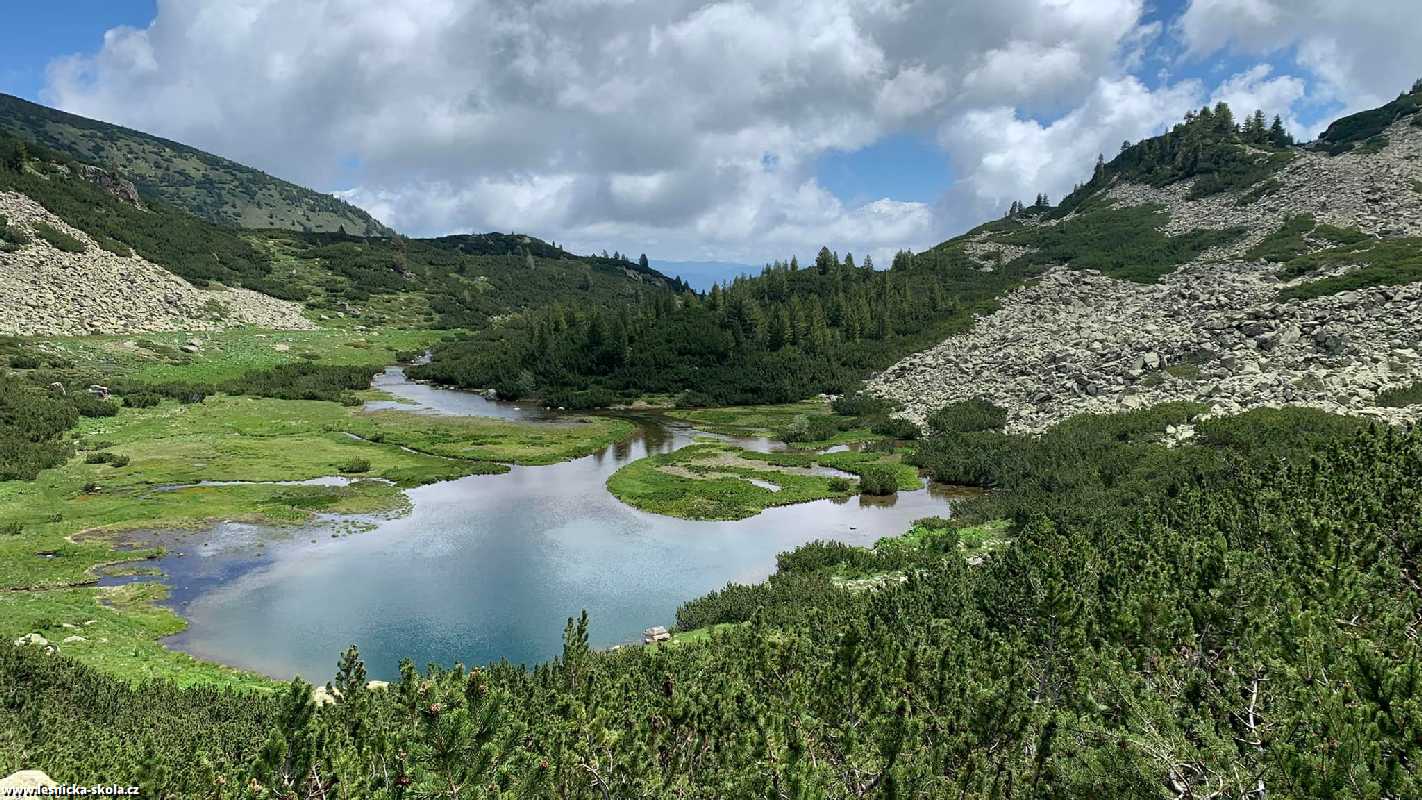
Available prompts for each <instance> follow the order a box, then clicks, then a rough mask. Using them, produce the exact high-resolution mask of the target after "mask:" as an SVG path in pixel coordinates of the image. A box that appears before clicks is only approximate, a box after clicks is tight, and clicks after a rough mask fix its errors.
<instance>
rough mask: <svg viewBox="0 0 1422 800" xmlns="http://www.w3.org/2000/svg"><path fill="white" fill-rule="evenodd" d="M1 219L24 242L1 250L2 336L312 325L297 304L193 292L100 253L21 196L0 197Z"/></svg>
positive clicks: (136, 262) (148, 268)
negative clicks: (73, 248) (48, 231)
mask: <svg viewBox="0 0 1422 800" xmlns="http://www.w3.org/2000/svg"><path fill="white" fill-rule="evenodd" d="M0 217H4V218H5V219H7V220H8V222H9V225H10V226H11V227H12V228H15V229H18V230H19V231H20V232H21V233H22V234H23V235H24V236H23V238H26V239H28V240H29V241H28V243H27V244H24V245H21V246H19V247H18V248H16V249H14V250H13V251H11V252H5V251H4V250H3V249H0V309H3V310H4V313H3V314H0V334H7V335H57V336H77V335H84V334H101V333H133V332H140V331H190V330H191V331H197V330H215V329H220V328H226V327H233V326H240V325H256V326H261V327H268V328H286V329H305V328H311V327H313V326H312V324H311V322H310V321H309V320H307V319H306V317H304V316H303V315H302V309H301V306H299V305H297V304H295V303H289V302H286V301H282V300H277V299H274V298H271V297H268V296H266V295H263V294H258V293H257V292H253V291H249V290H246V289H215V290H207V289H197V288H195V287H194V286H193V285H192V284H190V283H188V282H187V281H185V280H183V279H182V278H179V277H177V276H176V275H173V274H172V273H171V272H169V271H167V270H165V269H163V268H162V267H159V266H157V265H155V264H153V263H151V262H149V261H146V260H144V259H142V258H140V257H138V256H136V255H131V256H120V255H117V254H115V253H111V252H108V251H106V250H103V249H100V248H99V247H98V246H97V244H96V243H95V242H94V240H93V239H91V238H90V237H89V236H88V235H87V234H85V233H84V232H82V231H80V230H78V229H76V228H73V227H70V226H69V225H66V224H65V223H64V222H63V221H62V220H60V219H59V218H58V217H56V216H54V215H53V214H51V213H49V212H48V211H46V210H45V209H44V208H43V207H42V206H40V205H39V204H38V203H36V202H35V201H33V200H31V199H30V198H28V197H26V196H24V195H21V194H18V193H15V192H0ZM37 224H39V225H48V226H51V227H52V228H53V229H56V230H58V231H60V232H62V233H64V234H67V235H68V236H70V237H73V238H74V239H76V240H78V241H79V242H80V243H82V244H83V246H84V249H83V252H78V253H70V252H65V251H63V250H61V249H59V248H57V247H55V246H54V245H52V244H51V243H50V242H49V241H47V240H45V239H44V238H43V237H41V236H39V235H37V233H36V231H37V228H36V225H37Z"/></svg>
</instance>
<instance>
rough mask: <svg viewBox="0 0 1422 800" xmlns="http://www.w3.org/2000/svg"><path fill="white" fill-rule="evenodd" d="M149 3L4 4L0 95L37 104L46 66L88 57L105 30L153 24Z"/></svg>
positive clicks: (58, 0) (57, 0) (67, 0)
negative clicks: (74, 56)
mask: <svg viewBox="0 0 1422 800" xmlns="http://www.w3.org/2000/svg"><path fill="white" fill-rule="evenodd" d="M155 13H156V6H155V5H154V3H153V0H54V2H37V3H36V2H14V3H7V4H6V9H5V26H6V27H5V29H4V30H3V31H0V92H4V93H6V94H13V95H16V96H19V97H23V98H25V99H26V100H34V101H36V102H38V101H39V100H40V91H41V90H42V89H43V88H44V79H45V67H46V66H48V64H49V62H50V61H52V60H54V59H56V58H59V57H61V56H67V55H72V54H75V53H91V52H93V51H95V50H98V49H99V48H100V47H102V46H103V44H104V31H107V30H108V29H110V28H114V27H117V26H119V25H129V26H132V27H143V26H146V25H148V23H150V22H152V21H153V16H154V14H155Z"/></svg>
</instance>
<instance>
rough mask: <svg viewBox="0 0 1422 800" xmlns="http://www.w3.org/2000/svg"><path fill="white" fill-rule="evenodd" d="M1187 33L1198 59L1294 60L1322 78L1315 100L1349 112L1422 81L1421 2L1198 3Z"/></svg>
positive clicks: (1189, 12) (1186, 22) (1187, 16)
mask: <svg viewBox="0 0 1422 800" xmlns="http://www.w3.org/2000/svg"><path fill="white" fill-rule="evenodd" d="M1179 30H1180V32H1181V36H1182V38H1183V39H1184V40H1185V44H1186V46H1187V48H1188V50H1189V52H1190V54H1191V55H1193V56H1194V57H1196V58H1206V57H1209V56H1212V55H1214V54H1216V53H1218V52H1219V51H1221V50H1226V49H1230V50H1237V51H1240V52H1242V53H1246V54H1250V55H1254V56H1269V55H1282V56H1284V57H1287V58H1291V59H1292V60H1293V61H1294V62H1295V63H1296V64H1297V65H1298V66H1299V67H1300V68H1301V69H1304V70H1307V71H1308V72H1310V73H1311V74H1312V76H1313V77H1314V78H1316V80H1317V86H1316V88H1315V90H1314V92H1313V94H1314V96H1313V97H1312V98H1311V99H1312V100H1314V101H1315V102H1326V103H1331V104H1333V105H1334V106H1335V108H1334V109H1332V110H1333V111H1338V110H1339V109H1341V112H1342V113H1348V112H1351V111H1357V110H1359V109H1364V108H1373V107H1375V106H1378V105H1381V104H1383V103H1385V102H1387V101H1389V100H1391V99H1392V98H1394V97H1396V96H1397V94H1398V92H1401V91H1404V90H1406V89H1407V88H1408V87H1410V86H1411V85H1412V82H1413V81H1414V80H1416V79H1417V78H1419V77H1422V48H1418V46H1417V43H1418V42H1419V41H1422V8H1419V6H1418V4H1417V0H1366V1H1365V2H1341V0H1191V3H1190V6H1189V8H1187V9H1186V10H1185V13H1184V14H1183V15H1182V17H1181V19H1180V21H1179ZM1330 116H1332V114H1330ZM1319 121H1320V120H1317V119H1315V120H1311V122H1314V123H1315V124H1316V123H1317V122H1319ZM1313 132H1314V133H1315V134H1316V133H1317V131H1316V130H1315V131H1313Z"/></svg>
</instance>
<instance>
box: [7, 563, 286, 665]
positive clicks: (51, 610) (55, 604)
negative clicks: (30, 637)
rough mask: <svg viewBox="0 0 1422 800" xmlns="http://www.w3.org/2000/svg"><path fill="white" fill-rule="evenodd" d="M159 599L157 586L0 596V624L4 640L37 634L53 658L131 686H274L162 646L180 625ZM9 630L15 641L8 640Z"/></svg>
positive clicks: (161, 594) (159, 586)
mask: <svg viewBox="0 0 1422 800" xmlns="http://www.w3.org/2000/svg"><path fill="white" fill-rule="evenodd" d="M166 594H167V589H166V587H164V586H163V585H162V584H157V583H135V584H129V585H126V586H114V587H106V588H88V587H85V588H73V589H54V590H51V591H44V592H0V619H3V620H5V623H4V626H5V630H6V637H5V638H6V639H7V640H9V639H13V638H15V637H16V636H20V635H23V634H29V633H38V634H40V635H42V636H44V637H45V638H46V639H47V640H49V642H50V644H51V645H52V646H53V647H56V648H57V649H58V650H59V653H60V655H63V656H67V657H69V658H72V659H74V660H76V661H79V662H81V663H84V664H87V665H89V666H91V667H96V668H98V669H101V670H103V671H105V672H107V673H110V674H113V675H117V676H120V677H123V678H127V679H130V680H134V681H149V680H157V679H162V680H167V681H172V682H173V683H175V684H177V685H179V686H198V685H205V686H217V687H226V688H235V689H262V690H271V689H276V688H279V687H280V685H281V684H279V683H277V682H276V681H272V680H270V679H268V678H265V677H262V676H259V675H253V674H251V673H247V672H242V671H240V670H235V669H232V668H230V667H224V666H221V665H219V664H211V663H208V662H205V661H199V660H198V659H195V658H193V657H192V656H189V655H187V654H185V653H179V652H176V651H173V650H169V649H168V648H166V647H164V646H163V645H162V644H161V643H160V642H159V639H161V638H162V637H165V636H170V635H172V634H175V633H178V632H179V631H181V630H182V629H183V628H184V626H185V625H186V623H185V622H184V621H183V619H182V618H181V617H179V616H178V615H177V614H175V613H173V612H172V611H170V610H168V609H167V608H163V607H162V606H159V605H156V603H157V602H158V601H160V600H162V599H163V598H164V597H165V596H166ZM14 631H21V632H23V634H22V633H14V634H13V635H11V632H14ZM66 640H68V641H66Z"/></svg>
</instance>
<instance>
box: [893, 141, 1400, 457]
mask: <svg viewBox="0 0 1422 800" xmlns="http://www.w3.org/2000/svg"><path fill="white" fill-rule="evenodd" d="M1373 145H1374V146H1373V147H1370V148H1358V149H1356V150H1354V151H1353V152H1350V153H1346V154H1343V155H1338V156H1330V155H1327V154H1325V153H1323V152H1320V151H1317V150H1312V149H1304V148H1299V149H1297V150H1296V151H1295V153H1294V158H1293V159H1292V161H1290V162H1289V163H1288V164H1287V165H1286V166H1283V167H1282V168H1281V169H1279V170H1278V171H1277V172H1275V173H1274V174H1272V175H1271V176H1269V178H1268V181H1270V182H1267V183H1266V182H1265V181H1260V182H1258V184H1257V185H1255V186H1251V187H1245V188H1244V189H1240V190H1237V191H1232V192H1226V193H1222V194H1215V195H1211V196H1208V197H1204V198H1200V199H1193V200H1192V199H1189V194H1190V189H1191V185H1190V184H1191V182H1190V181H1182V182H1179V183H1175V184H1172V185H1167V186H1164V187H1153V186H1147V185H1142V184H1138V183H1130V182H1125V181H1117V182H1115V183H1113V184H1112V185H1111V186H1109V188H1108V189H1107V190H1106V191H1105V192H1104V193H1103V195H1104V196H1103V197H1102V198H1100V201H1101V202H1100V204H1099V205H1098V207H1115V208H1127V207H1135V206H1141V205H1146V204H1158V205H1159V206H1162V207H1163V208H1164V209H1165V210H1167V211H1168V212H1169V220H1168V222H1167V223H1166V224H1165V225H1164V226H1163V232H1164V233H1165V234H1166V235H1167V236H1179V235H1182V234H1185V233H1187V232H1192V231H1199V230H1202V229H1229V228H1241V227H1242V228H1243V230H1242V231H1241V235H1240V236H1239V237H1238V238H1237V239H1236V240H1235V241H1233V242H1232V243H1230V244H1228V245H1225V246H1221V247H1216V248H1214V249H1212V250H1209V251H1206V252H1205V253H1203V254H1202V255H1201V256H1199V257H1197V258H1195V259H1194V260H1192V261H1189V262H1188V263H1184V264H1181V265H1179V267H1178V268H1177V269H1175V270H1174V271H1173V272H1171V273H1169V274H1167V275H1165V276H1164V277H1163V278H1162V279H1160V280H1159V281H1158V282H1156V283H1136V282H1131V281H1126V280H1119V279H1116V278H1112V277H1108V276H1105V275H1102V274H1100V273H1097V272H1092V271H1089V270H1076V269H1070V268H1068V267H1067V266H1064V265H1057V266H1050V267H1048V268H1047V270H1046V271H1045V273H1044V274H1042V276H1041V277H1040V278H1039V279H1038V280H1036V281H1035V282H1032V283H1029V284H1028V285H1026V286H1024V287H1022V288H1020V289H1018V290H1017V291H1015V292H1013V293H1012V294H1010V295H1009V296H1007V297H1006V298H1004V300H1003V302H1002V303H1001V305H1000V308H999V310H997V311H996V312H995V313H992V314H990V315H987V316H985V317H982V318H980V319H979V321H978V322H977V324H976V325H975V326H974V328H973V329H972V330H971V331H969V332H967V333H966V334H964V335H961V336H955V337H953V338H951V339H948V340H947V341H945V342H943V343H941V344H940V345H938V346H937V347H934V348H932V349H930V350H928V351H925V352H921V353H916V354H914V355H912V356H909V357H907V358H905V359H903V360H902V361H900V362H899V363H897V364H895V365H893V366H892V367H890V368H888V369H886V370H884V371H883V372H882V373H881V374H879V375H878V376H876V377H875V378H874V379H873V380H872V381H871V382H870V389H871V391H874V392H875V393H878V394H880V395H883V396H886V397H891V398H894V399H897V400H900V401H902V402H903V403H904V404H905V406H906V409H907V410H906V414H907V416H909V417H911V418H914V419H916V420H919V421H922V420H923V419H924V418H925V417H926V415H927V414H928V413H929V412H931V411H933V410H934V409H937V408H939V407H941V406H942V405H944V404H945V403H948V402H952V401H957V400H966V399H970V398H975V397H983V398H987V399H989V400H991V401H993V402H995V403H997V404H998V405H1001V406H1004V407H1005V408H1007V409H1008V411H1009V427H1010V428H1011V429H1013V430H1017V431H1040V430H1043V429H1044V428H1046V427H1049V426H1051V425H1052V424H1054V423H1056V422H1058V421H1060V420H1062V419H1064V418H1066V417H1068V416H1071V415H1073V414H1077V413H1082V412H1109V411H1117V410H1123V409H1131V408H1139V407H1144V406H1149V405H1153V404H1156V403H1161V402H1167V401H1176V400H1187V401H1196V402H1200V403H1203V404H1205V405H1207V406H1208V407H1209V408H1210V409H1211V411H1212V413H1235V412H1239V411H1242V410H1245V409H1248V408H1251V407H1256V406H1280V405H1286V404H1290V405H1306V406H1313V407H1317V408H1321V409H1325V410H1328V411H1333V412H1346V413H1354V414H1361V415H1367V416H1372V417H1376V418H1380V419H1385V420H1389V421H1406V420H1412V419H1415V418H1416V417H1417V416H1419V413H1422V406H1404V407H1390V406H1388V405H1385V403H1386V402H1387V398H1382V399H1381V400H1380V398H1379V395H1380V394H1382V393H1384V392H1386V391H1387V390H1390V389H1398V388H1403V387H1408V386H1410V385H1412V384H1413V383H1414V382H1417V381H1420V380H1422V358H1419V349H1422V283H1412V282H1410V281H1411V280H1416V279H1418V278H1422V270H1419V269H1418V268H1417V267H1418V263H1419V262H1418V259H1422V247H1419V245H1422V239H1413V238H1411V237H1422V127H1418V125H1417V124H1415V123H1413V122H1411V121H1410V120H1406V119H1404V120H1402V121H1398V122H1396V123H1394V124H1393V125H1391V126H1390V127H1389V128H1388V129H1387V130H1386V132H1385V136H1384V138H1383V139H1380V140H1378V141H1376V142H1374V143H1373ZM1082 213H1089V212H1086V211H1081V212H1073V213H1072V214H1068V215H1065V216H1062V217H1058V218H1051V217H1035V218H1030V219H1024V220H1023V221H1022V222H1021V226H1032V225H1069V224H1071V223H1072V221H1073V219H1075V218H1076V217H1078V216H1079V214H1082ZM1304 214H1308V215H1312V217H1313V218H1314V221H1315V222H1317V223H1326V224H1327V225H1331V226H1334V227H1335V228H1336V229H1339V230H1341V231H1342V232H1343V233H1339V232H1338V231H1334V232H1332V233H1329V234H1327V235H1325V234H1324V233H1323V231H1324V230H1325V228H1324V227H1319V228H1318V229H1317V231H1314V232H1312V233H1307V234H1305V235H1304V237H1303V238H1302V239H1301V240H1300V241H1301V243H1302V245H1303V246H1302V247H1301V248H1299V249H1298V253H1297V254H1303V255H1309V254H1312V255H1314V256H1318V255H1319V254H1322V256H1323V258H1322V260H1320V261H1319V262H1318V263H1321V264H1323V266H1322V267H1320V268H1318V269H1315V270H1312V271H1309V272H1307V273H1305V274H1303V275H1301V276H1296V275H1295V273H1294V272H1291V271H1289V270H1286V269H1284V268H1282V267H1281V265H1280V264H1279V263H1276V262H1273V261H1268V260H1265V259H1264V258H1262V257H1260V255H1259V254H1258V253H1257V252H1256V253H1253V254H1251V250H1255V249H1256V248H1257V247H1258V246H1259V245H1260V244H1261V243H1265V242H1266V241H1269V240H1271V239H1270V237H1273V238H1274V239H1275V240H1277V238H1278V236H1279V231H1280V229H1281V227H1282V226H1284V225H1285V223H1286V222H1288V221H1290V220H1297V219H1298V218H1299V215H1304ZM1001 227H1002V226H994V227H990V228H988V229H983V230H981V231H979V232H977V233H975V234H973V235H971V236H970V237H967V238H966V239H964V240H962V241H961V242H959V243H958V245H957V246H959V247H961V248H962V251H963V252H964V253H965V254H966V255H967V256H968V257H971V258H974V259H975V260H978V261H979V262H980V263H982V264H983V267H982V268H983V269H992V268H993V266H992V265H994V264H997V263H1004V262H1008V261H1011V260H1012V259H1015V258H1019V257H1023V255H1024V253H1028V252H1029V249H1025V248H1022V247H1021V246H1019V245H1017V244H1012V243H1008V242H1005V241H1002V240H1003V239H1005V238H1009V235H1010V234H1004V232H1003V231H1002V230H1001ZM1305 227H1306V228H1307V227H1309V226H1307V225H1305ZM1343 234H1347V235H1348V236H1353V237H1356V238H1358V239H1359V240H1360V241H1361V242H1362V244H1360V245H1357V246H1356V247H1354V248H1353V249H1354V250H1359V251H1363V250H1365V249H1366V248H1369V247H1373V246H1379V247H1380V246H1384V245H1385V246H1386V247H1388V248H1390V249H1389V251H1388V252H1389V256H1388V258H1389V259H1391V261H1389V262H1388V263H1387V264H1385V265H1383V266H1382V267H1378V266H1374V267H1372V268H1370V269H1365V266H1366V265H1367V264H1369V263H1370V262H1369V259H1372V258H1374V253H1373V252H1371V251H1368V252H1359V253H1358V254H1357V255H1348V254H1346V253H1351V250H1349V249H1348V248H1340V247H1339V246H1338V243H1337V241H1328V240H1327V237H1328V236H1333V237H1335V238H1336V237H1339V236H1342V235H1343ZM1377 252H1381V250H1379V251H1377ZM1292 255H1295V254H1294V253H1291V254H1288V255H1287V256H1274V257H1278V258H1280V259H1281V260H1282V259H1284V258H1287V257H1289V256H1292ZM1377 260H1378V261H1379V263H1381V257H1380V256H1379V257H1377ZM1291 263H1294V262H1291ZM1350 276H1351V278H1350ZM1340 277H1341V278H1343V279H1344V281H1343V282H1340V281H1339V278H1340ZM1330 278H1331V279H1333V282H1332V283H1331V284H1329V285H1328V287H1327V288H1325V287H1324V285H1323V284H1319V283H1316V282H1319V281H1324V280H1327V279H1330ZM1349 280H1351V283H1352V284H1356V285H1349ZM1309 287H1312V288H1313V291H1311V292H1310V291H1300V289H1305V290H1306V289H1308V288H1309ZM1291 290H1292V291H1291ZM1281 293H1282V294H1281ZM1310 294H1317V295H1322V296H1313V297H1309V295H1310ZM1300 296H1302V297H1304V298H1306V299H1295V298H1298V297H1300ZM1180 435H1182V436H1185V435H1189V432H1188V430H1186V431H1182V432H1181V433H1180Z"/></svg>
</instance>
